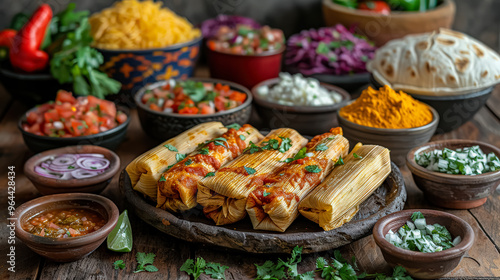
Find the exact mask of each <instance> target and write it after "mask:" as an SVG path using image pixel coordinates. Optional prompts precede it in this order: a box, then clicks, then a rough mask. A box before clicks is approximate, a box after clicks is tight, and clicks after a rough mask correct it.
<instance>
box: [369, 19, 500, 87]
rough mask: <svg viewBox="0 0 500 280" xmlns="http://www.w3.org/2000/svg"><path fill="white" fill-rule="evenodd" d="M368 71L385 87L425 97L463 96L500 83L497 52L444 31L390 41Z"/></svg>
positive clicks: (475, 41)
mask: <svg viewBox="0 0 500 280" xmlns="http://www.w3.org/2000/svg"><path fill="white" fill-rule="evenodd" d="M367 68H368V71H370V72H371V73H372V74H373V76H374V78H375V80H377V81H378V82H379V83H381V84H382V85H389V86H391V87H392V88H393V89H395V90H402V91H406V92H408V93H413V94H421V95H436V96H450V95H463V94H467V93H471V92H476V91H479V90H482V89H485V88H488V87H491V86H494V85H495V84H497V83H499V82H500V56H499V55H498V54H497V53H496V52H494V51H493V50H491V49H490V48H488V47H487V46H485V45H484V44H483V43H481V42H479V41H477V40H475V39H474V38H471V37H469V36H467V35H465V34H463V33H460V32H457V31H452V30H449V29H444V28H441V29H440V30H439V31H438V32H433V33H425V34H417V35H408V36H406V37H404V38H402V39H396V40H392V41H390V42H388V43H387V44H386V45H384V46H383V47H381V48H380V49H378V50H377V51H376V53H375V57H374V59H373V60H372V61H370V62H369V63H368V65H367Z"/></svg>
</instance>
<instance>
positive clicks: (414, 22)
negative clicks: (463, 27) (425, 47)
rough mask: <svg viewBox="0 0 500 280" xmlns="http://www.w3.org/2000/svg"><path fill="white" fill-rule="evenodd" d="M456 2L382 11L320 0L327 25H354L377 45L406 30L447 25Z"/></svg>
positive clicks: (401, 35)
mask: <svg viewBox="0 0 500 280" xmlns="http://www.w3.org/2000/svg"><path fill="white" fill-rule="evenodd" d="M455 10H456V8H455V2H454V1H453V0H444V1H443V3H441V4H440V5H439V6H438V7H436V9H433V10H429V11H426V12H422V13H421V12H399V11H392V12H391V13H390V14H389V15H382V14H378V13H374V12H371V11H363V10H355V9H350V8H347V7H344V6H342V5H338V4H335V3H333V1H332V0H323V17H324V19H325V23H326V25H327V26H333V25H335V24H337V23H341V24H343V25H344V26H347V27H349V26H352V25H354V26H357V28H358V29H359V31H360V32H361V33H362V34H364V35H366V36H367V37H368V38H369V39H370V40H372V41H373V42H375V44H376V45H377V46H382V45H384V44H385V43H387V42H388V41H390V40H392V39H396V38H401V37H404V36H406V35H408V34H418V33H426V32H432V31H434V30H438V29H439V28H440V27H445V28H450V27H451V25H452V24H453V19H454V18H455Z"/></svg>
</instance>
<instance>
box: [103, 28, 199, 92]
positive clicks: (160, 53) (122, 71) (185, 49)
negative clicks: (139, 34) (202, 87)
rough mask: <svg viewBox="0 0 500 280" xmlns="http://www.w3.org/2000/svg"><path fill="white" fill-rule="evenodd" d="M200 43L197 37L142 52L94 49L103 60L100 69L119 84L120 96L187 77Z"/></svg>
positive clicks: (193, 64) (190, 74) (195, 58)
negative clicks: (123, 93) (156, 83)
mask: <svg viewBox="0 0 500 280" xmlns="http://www.w3.org/2000/svg"><path fill="white" fill-rule="evenodd" d="M202 39H203V38H202V37H201V36H200V37H198V38H195V39H193V40H191V41H189V42H185V43H181V44H175V45H171V46H167V47H164V48H155V49H146V50H108V49H98V51H99V52H100V53H102V55H103V57H104V63H103V64H102V66H101V68H102V69H103V71H104V72H106V74H108V76H110V77H111V78H113V79H115V80H117V81H119V82H120V83H122V92H125V93H129V94H130V93H132V94H134V93H135V92H137V90H139V89H140V88H141V87H143V86H145V85H147V84H151V83H154V82H157V81H160V80H168V79H178V78H181V79H185V78H188V77H191V76H192V75H193V71H194V67H195V65H196V62H197V60H198V56H199V53H200V47H201V42H202Z"/></svg>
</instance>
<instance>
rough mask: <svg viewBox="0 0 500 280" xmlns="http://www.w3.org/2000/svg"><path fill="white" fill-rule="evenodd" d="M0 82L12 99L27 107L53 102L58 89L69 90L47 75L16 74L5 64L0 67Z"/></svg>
mask: <svg viewBox="0 0 500 280" xmlns="http://www.w3.org/2000/svg"><path fill="white" fill-rule="evenodd" d="M0 82H1V83H2V85H3V86H4V87H5V89H6V90H7V92H8V93H9V94H10V95H11V96H12V98H14V99H16V100H19V101H20V102H21V103H23V104H26V105H28V106H34V105H37V104H41V103H44V102H47V101H50V100H54V99H55V98H56V94H57V91H58V90H59V89H68V90H71V87H69V88H67V85H61V84H59V82H58V81H57V80H56V79H54V78H53V77H52V75H50V74H49V73H35V74H29V73H17V72H15V71H13V70H12V67H10V65H5V64H2V65H1V66H0Z"/></svg>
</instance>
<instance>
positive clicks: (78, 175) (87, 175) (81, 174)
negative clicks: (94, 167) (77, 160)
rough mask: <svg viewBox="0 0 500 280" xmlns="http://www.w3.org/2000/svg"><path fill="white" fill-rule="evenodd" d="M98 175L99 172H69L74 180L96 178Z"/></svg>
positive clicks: (82, 170) (80, 170) (79, 170)
mask: <svg viewBox="0 0 500 280" xmlns="http://www.w3.org/2000/svg"><path fill="white" fill-rule="evenodd" d="M98 174H99V172H97V171H91V170H85V169H77V170H75V171H73V172H71V175H73V177H74V178H75V179H85V178H90V177H94V176H97V175H98Z"/></svg>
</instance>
